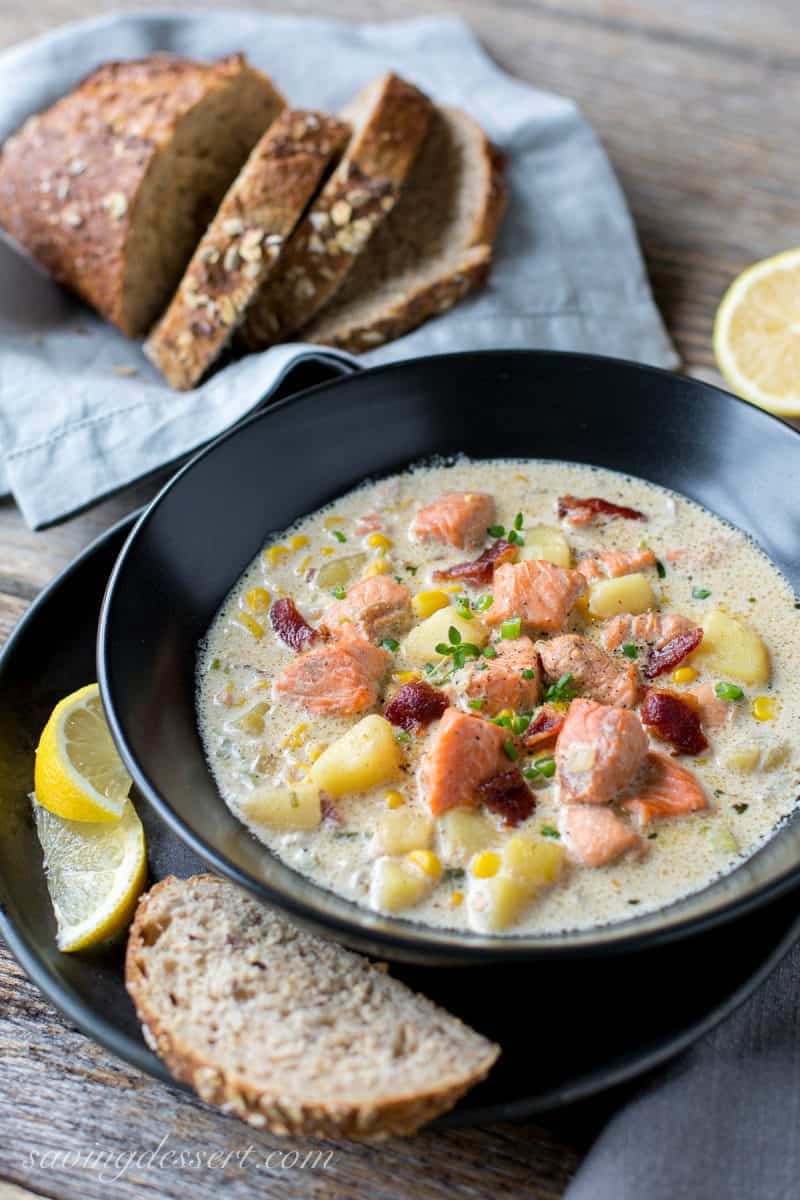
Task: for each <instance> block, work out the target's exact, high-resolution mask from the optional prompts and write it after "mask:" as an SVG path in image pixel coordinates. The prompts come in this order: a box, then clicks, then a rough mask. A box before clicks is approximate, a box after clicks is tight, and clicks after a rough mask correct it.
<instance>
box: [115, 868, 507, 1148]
mask: <svg viewBox="0 0 800 1200" xmlns="http://www.w3.org/2000/svg"><path fill="white" fill-rule="evenodd" d="M192 887H195V888H196V887H201V888H203V889H204V890H205V889H208V888H211V889H218V891H219V897H220V899H219V903H220V905H222V904H224V903H225V897H226V891H227V892H228V893H229V894H230V893H234V894H236V893H237V891H238V889H236V888H235V887H234V885H233V884H230V883H228V882H227V881H224V880H221V879H218V878H216V877H215V876H212V875H200V876H194V877H193V878H192V879H189V880H179V879H176V878H175V877H174V876H170V877H168V878H167V879H164V880H162V881H161V882H160V883H158V884H156V885H155V886H154V887H153V888H152V889H151V890H150V891H149V892H147V893H146V894H145V895H144V896H143V897H142V898H141V900H140V902H139V906H138V909H137V912H136V916H135V919H134V922H133V925H132V926H131V930H130V936H129V940H128V948H127V954H126V960H125V983H126V987H127V989H128V992H129V994H130V996H131V999H132V1000H133V1003H134V1005H135V1007H136V1012H137V1016H138V1018H139V1020H140V1022H141V1023H142V1026H143V1032H144V1035H145V1040H146V1041H147V1043H148V1045H149V1046H150V1047H151V1048H152V1049H153V1051H154V1052H155V1053H156V1054H158V1055H159V1057H160V1058H162V1059H163V1061H164V1062H165V1063H166V1065H167V1067H168V1068H169V1070H170V1071H171V1072H172V1074H173V1075H174V1076H175V1078H176V1079H178V1080H180V1081H181V1082H183V1083H186V1084H188V1085H189V1086H190V1087H192V1088H194V1090H195V1091H196V1092H197V1093H198V1095H199V1096H200V1098H201V1099H202V1100H204V1101H205V1102H206V1103H208V1104H212V1105H216V1106H217V1107H220V1108H222V1110H223V1111H225V1112H229V1113H232V1114H234V1115H235V1116H237V1117H240V1118H241V1119H242V1120H244V1121H247V1122H248V1123H249V1124H250V1125H252V1126H254V1127H256V1128H266V1129H269V1130H270V1131H271V1132H272V1133H276V1134H281V1135H293V1136H302V1137H306V1136H312V1137H325V1138H335V1139H358V1140H361V1139H370V1140H373V1139H380V1138H384V1137H388V1136H391V1135H396V1134H409V1133H413V1132H414V1131H415V1130H417V1129H418V1128H419V1127H420V1125H422V1124H424V1123H425V1122H427V1121H430V1120H432V1119H433V1118H434V1117H436V1116H439V1115H440V1114H441V1113H443V1112H446V1111H447V1110H448V1109H450V1108H452V1107H453V1105H454V1104H455V1103H456V1102H457V1101H458V1100H459V1098H460V1097H461V1096H462V1095H463V1094H464V1093H465V1092H466V1091H467V1090H468V1089H469V1088H471V1087H472V1086H474V1085H475V1084H476V1083H478V1082H480V1080H482V1079H483V1078H485V1076H486V1075H487V1074H488V1072H489V1071H490V1069H491V1067H492V1066H493V1064H494V1062H495V1061H496V1059H497V1056H498V1054H499V1052H500V1051H499V1047H498V1046H495V1045H493V1044H492V1043H491V1042H488V1041H486V1040H485V1039H480V1041H481V1042H482V1043H483V1050H482V1054H481V1058H480V1061H479V1062H478V1063H477V1064H476V1065H475V1066H474V1068H473V1069H472V1071H471V1072H469V1073H468V1074H462V1075H461V1077H460V1078H458V1079H450V1080H447V1079H445V1080H440V1081H438V1082H437V1084H436V1086H435V1087H433V1088H430V1089H428V1090H426V1091H422V1092H418V1093H416V1094H407V1095H402V1094H401V1095H386V1096H385V1097H382V1098H381V1099H379V1100H376V1102H375V1103H373V1104H369V1105H366V1104H364V1103H359V1102H355V1101H352V1100H348V1098H347V1097H346V1096H344V1095H342V1097H341V1098H340V1099H338V1100H337V1102H336V1104H335V1106H334V1105H332V1104H330V1103H315V1102H314V1101H313V1099H312V1098H310V1097H309V1098H308V1099H305V1098H303V1099H298V1098H297V1097H286V1096H281V1095H279V1094H275V1093H272V1092H270V1091H269V1090H268V1089H266V1088H264V1087H255V1086H253V1084H252V1083H251V1082H250V1081H248V1080H247V1079H246V1078H243V1077H242V1075H240V1074H235V1073H233V1072H230V1071H226V1070H225V1069H223V1068H221V1067H220V1066H219V1065H215V1064H213V1063H211V1062H209V1061H208V1059H207V1058H206V1057H205V1056H204V1055H203V1054H202V1053H200V1052H198V1051H197V1049H196V1048H195V1047H193V1046H191V1045H190V1044H189V1043H188V1041H187V1040H186V1038H182V1037H181V1036H180V1035H179V1034H178V1033H177V1032H176V1031H175V1029H173V1028H171V1027H170V1025H169V1022H168V1021H166V1020H164V1019H163V1018H162V1017H161V1016H160V1015H159V1014H158V1012H157V1011H156V1009H155V1006H154V1005H153V1004H152V1003H151V1002H150V994H149V991H150V985H149V981H148V965H147V955H148V950H149V948H150V946H152V945H153V944H154V941H156V940H157V938H158V936H159V921H163V920H164V918H165V910H166V911H168V906H169V897H170V894H171V893H174V892H176V891H177V892H178V893H181V892H182V891H183V890H184V889H187V888H192ZM276 919H280V920H282V918H276ZM337 950H338V951H339V952H340V953H341V954H342V955H343V956H345V958H348V959H350V960H354V961H358V962H360V963H361V964H362V965H363V963H364V960H363V959H361V958H360V956H355V955H353V953H352V952H351V951H347V950H345V949H344V948H341V947H337ZM283 965H284V966H285V964H283ZM368 969H369V970H371V971H373V972H375V973H377V974H381V973H382V972H381V967H380V966H379V965H377V966H371V967H369V968H368ZM396 986H397V988H398V989H401V990H403V991H405V988H404V985H402V984H400V983H398V984H397V985H396ZM311 1002H312V1003H313V1000H312V1001H311ZM439 1011H441V1010H439ZM442 1019H446V1020H447V1021H448V1022H450V1023H451V1025H452V1028H453V1030H454V1031H456V1030H462V1031H463V1032H464V1033H466V1032H467V1029H466V1027H465V1026H463V1025H462V1024H461V1022H459V1021H458V1020H457V1019H456V1018H454V1017H451V1016H449V1015H445V1014H442ZM471 1036H473V1037H475V1038H477V1037H478V1035H475V1034H471Z"/></svg>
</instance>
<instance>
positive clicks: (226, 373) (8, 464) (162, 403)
mask: <svg viewBox="0 0 800 1200" xmlns="http://www.w3.org/2000/svg"><path fill="white" fill-rule="evenodd" d="M157 50H166V51H172V52H173V53H176V54H184V55H189V56H191V57H195V58H202V59H212V58H217V57H219V56H220V55H224V54H229V53H232V52H234V51H236V50H244V51H246V53H247V55H248V57H249V59H250V60H251V61H252V62H253V63H254V64H255V65H256V66H258V67H261V68H262V69H263V70H265V71H266V72H267V73H268V74H269V75H270V76H272V78H273V79H274V80H275V82H276V84H277V85H278V87H280V88H281V90H282V91H283V92H284V93H285V95H287V96H288V97H290V98H291V100H292V101H293V102H295V103H297V104H302V105H306V106H312V107H318V108H322V109H327V110H329V111H336V110H337V109H338V108H339V107H340V106H341V105H342V104H343V103H344V102H345V101H346V100H347V99H348V98H349V97H350V96H351V95H352V93H353V92H354V90H355V89H356V88H357V87H359V86H360V85H361V84H362V83H364V82H366V81H367V80H368V79H370V78H371V77H372V76H374V75H376V74H378V73H380V72H383V71H386V70H389V69H391V70H394V71H397V72H398V73H399V74H401V75H404V76H406V77H408V78H409V79H411V80H412V81H413V82H415V83H417V84H418V85H419V86H420V87H422V88H423V89H424V90H425V91H426V92H428V93H429V94H430V95H431V96H432V97H434V98H435V99H436V100H437V101H440V102H443V103H448V104H456V105H461V106H462V107H463V108H465V109H467V110H468V111H469V112H470V113H472V114H473V115H474V116H475V117H476V118H477V120H479V121H480V122H481V123H482V124H483V125H484V127H485V128H486V129H487V131H488V133H489V135H490V136H491V137H492V139H493V140H494V141H495V142H496V143H497V144H498V145H499V146H500V147H501V149H502V150H503V151H505V153H506V155H507V156H508V178H509V184H510V203H509V209H508V215H507V217H506V220H505V223H504V226H503V229H502V232H501V235H500V239H499V242H498V244H497V247H496V260H495V266H494V269H493V272H492V275H491V280H490V283H489V286H488V287H487V288H486V289H485V290H484V291H483V292H482V293H481V294H480V295H478V296H475V297H473V298H471V299H469V300H467V301H465V302H464V303H463V304H461V305H459V306H458V307H457V308H456V309H454V310H453V311H452V312H450V313H448V314H446V315H445V316H442V317H440V318H438V319H437V320H434V321H431V322H429V323H428V324H427V325H424V326H423V327H422V328H420V329H419V330H416V331H415V332H413V333H411V334H409V335H408V336H406V337H404V338H401V339H399V340H398V341H396V342H393V343H390V344H389V345H387V346H383V347H380V348H379V349H377V350H375V351H373V352H371V353H369V354H365V355H363V356H362V357H361V358H360V360H359V362H360V363H361V364H362V365H364V366H372V365H374V364H377V363H381V362H387V361H391V360H394V359H402V358H409V357H414V356H419V355H423V354H438V353H445V352H448V351H453V350H465V349H473V350H474V349H481V348H496V347H516V348H519V347H547V348H551V349H552V348H555V349H570V350H585V351H593V352H596V353H601V354H610V355H616V356H619V357H623V358H630V359H636V360H638V361H641V362H647V363H653V364H656V365H659V366H673V365H675V364H676V361H677V360H676V356H675V353H674V351H673V349H672V346H671V344H670V342H669V339H668V338H667V336H666V333H665V332H664V328H663V326H662V323H661V320H660V317H659V315H658V311H657V309H656V307H655V305H654V303H653V298H652V296H651V294H650V289H649V286H648V282H647V276H646V273H645V269H644V265H643V263H642V258H641V254H640V252H639V247H638V245H637V241H636V235H635V232H634V229H633V225H632V222H631V218H630V214H629V213H628V210H627V208H626V205H625V201H624V198H623V196H622V193H621V191H620V188H619V185H618V183H617V181H616V179H615V177H614V174H613V172H612V170H611V167H610V166H609V163H608V160H607V158H606V156H605V154H604V152H603V150H602V148H601V147H600V145H599V143H598V142H597V140H596V138H595V136H594V134H593V132H592V130H591V129H590V127H589V126H588V125H587V123H586V121H585V120H584V118H583V117H582V115H581V113H580V112H579V110H578V108H577V107H576V106H575V104H574V103H573V102H572V101H571V100H567V99H564V98H563V97H561V96H554V95H551V94H549V93H546V92H540V91H537V90H535V89H534V88H531V87H527V86H526V85H524V84H521V83H519V82H517V81H516V80H514V79H511V78H509V77H508V76H507V75H505V74H504V73H503V72H502V71H500V70H498V68H497V67H496V66H495V65H494V64H493V63H492V62H491V61H490V60H489V58H487V56H486V54H485V53H484V51H483V50H482V49H481V47H480V45H479V44H478V42H477V41H476V39H475V37H474V36H473V34H472V33H471V31H470V30H469V29H468V28H467V27H466V26H465V25H464V24H463V23H462V22H461V21H460V20H458V19H456V18H453V17H430V18H427V17H426V18H422V19H418V20H413V21H400V22H390V23H385V24H383V23H382V24H365V25H352V24H346V23H344V22H339V21H330V20H312V19H305V18H298V17H277V16H266V15H264V14H261V13H255V12H244V11H242V12H236V11H233V12H231V11H225V12H214V11H208V12H189V13H176V12H168V13H159V12H149V13H143V14H135V15H128V16H122V15H117V16H111V17H107V18H101V19H99V20H93V21H88V22H85V23H82V24H78V25H73V26H69V27H67V28H64V29H60V30H57V31H56V32H54V33H51V34H49V35H46V36H45V37H42V38H39V39H37V40H36V41H33V42H29V43H27V44H25V45H21V46H17V47H14V48H13V49H11V50H9V51H6V52H5V53H4V54H3V55H0V139H4V138H5V137H7V136H8V134H10V133H11V132H12V131H13V130H14V129H16V128H17V127H18V125H19V124H20V123H21V122H22V121H23V120H24V118H25V117H26V116H27V115H28V114H29V113H32V112H35V111H37V110H39V109H41V108H42V107H44V106H45V105H47V104H49V103H51V102H52V101H53V100H55V99H56V98H57V97H58V96H60V95H62V94H63V93H64V92H66V91H68V90H69V89H70V88H71V87H72V86H73V85H74V84H75V83H77V82H78V80H79V79H81V77H82V76H83V75H85V74H86V73H87V72H88V71H90V70H92V69H93V68H94V67H96V66H98V65H99V64H100V63H102V62H104V61H107V60H109V59H119V58H129V57H138V56H140V55H144V54H150V53H152V52H154V51H157ZM0 278H1V279H2V280H3V288H2V294H1V295H0V453H1V454H2V461H3V465H4V469H5V477H6V478H5V486H6V488H7V489H8V490H10V491H12V492H13V494H14V496H15V498H16V500H17V503H18V504H19V506H20V508H21V509H22V512H23V514H24V516H25V518H26V520H27V521H28V522H29V523H30V524H31V525H32V526H33V527H35V528H36V527H41V526H43V525H45V524H48V523H51V522H54V521H57V520H60V519H62V518H64V517H66V516H68V515H69V514H70V513H73V512H75V511H76V510H77V509H79V508H82V507H84V506H86V505H88V504H91V503H92V502H93V501H95V500H98V499H99V498H100V497H102V496H103V495H106V494H107V493H108V492H110V491H112V490H114V489H116V488H119V487H121V486H122V485H123V484H126V483H130V482H132V481H133V480H135V479H137V478H139V477H141V476H143V475H145V474H147V473H149V472H150V471H153V470H154V469H155V468H157V467H160V466H163V465H164V464H165V463H168V462H171V461H173V460H175V459H177V458H179V457H180V456H182V455H185V454H186V453H188V452H189V451H191V450H193V449H194V448H196V447H197V446H199V445H201V444H202V443H204V442H206V441H208V440H209V439H210V438H212V437H214V436H216V435H217V434H219V433H220V432H221V431H222V430H224V429H225V428H227V427H228V426H229V425H231V424H233V423H234V422H236V421H237V420H239V418H241V417H242V416H244V415H245V413H248V412H250V411H251V410H252V409H254V408H255V407H257V406H258V405H259V404H261V403H263V402H264V400H265V399H266V398H268V396H269V394H270V392H271V390H272V389H273V388H274V386H275V382H276V379H277V378H280V377H282V376H283V375H284V374H285V372H286V369H287V364H288V362H289V361H290V360H291V359H292V358H293V357H294V356H297V355H304V354H307V353H308V352H309V347H303V346H294V347H284V346H281V347H278V348H274V349H271V350H268V351H265V352H264V353H262V354H257V355H251V356H249V357H247V358H244V359H241V360H240V361H237V362H232V363H231V364H230V365H228V366H226V367H225V368H224V369H222V370H220V371H218V372H217V373H216V374H215V375H213V376H212V377H211V378H210V379H209V380H208V381H207V382H206V383H204V384H203V385H202V386H201V387H199V388H197V389H196V390H195V391H194V392H191V393H188V394H178V393H175V392H171V391H170V390H169V389H168V388H167V386H166V385H165V384H164V382H163V381H162V380H161V378H160V377H159V376H158V374H157V372H156V371H155V369H154V368H153V367H152V366H151V365H150V364H149V363H148V362H147V360H146V359H145V357H144V355H143V354H142V351H141V348H140V346H139V345H138V344H136V343H135V342H131V341H128V340H127V339H126V338H124V337H123V336H122V335H121V334H119V333H117V332H116V331H115V330H114V329H112V328H111V327H110V326H107V325H105V324H103V323H102V322H101V321H99V320H98V319H97V318H96V317H94V316H93V315H92V314H91V313H88V312H87V311H86V309H85V308H83V306H82V305H80V304H79V303H78V302H77V301H76V300H74V299H72V298H71V297H69V296H67V295H66V294H65V293H62V292H61V291H60V290H59V289H58V288H57V287H56V286H55V285H54V284H52V283H50V282H49V281H48V280H47V279H44V278H43V277H42V276H41V275H40V274H39V273H38V271H37V270H35V269H34V267H33V266H31V264H30V263H29V262H28V260H26V259H24V258H23V257H22V256H21V255H19V254H18V253H17V251H15V250H12V249H11V248H9V247H8V246H6V245H0ZM342 361H347V360H346V356H342Z"/></svg>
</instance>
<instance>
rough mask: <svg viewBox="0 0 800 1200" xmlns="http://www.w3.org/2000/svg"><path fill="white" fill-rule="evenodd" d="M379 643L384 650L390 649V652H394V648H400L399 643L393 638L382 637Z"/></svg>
mask: <svg viewBox="0 0 800 1200" xmlns="http://www.w3.org/2000/svg"><path fill="white" fill-rule="evenodd" d="M381 645H382V646H383V648H384V650H390V651H391V653H392V654H394V652H395V650H399V649H400V643H399V642H397V641H395V639H394V638H384V639H383V641H382V642H381Z"/></svg>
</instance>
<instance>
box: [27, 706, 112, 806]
mask: <svg viewBox="0 0 800 1200" xmlns="http://www.w3.org/2000/svg"><path fill="white" fill-rule="evenodd" d="M34 787H35V788H36V798H37V799H38V801H39V803H40V804H41V805H42V806H43V807H44V808H46V809H47V810H48V811H49V812H51V813H55V814H56V816H59V817H65V818H66V819H67V820H68V821H117V820H119V818H120V816H121V815H122V811H123V808H124V805H125V801H126V800H127V797H128V792H129V791H130V789H131V777H130V775H129V774H128V772H127V771H126V770H125V767H124V766H123V764H122V759H121V758H120V756H119V754H118V753H117V748H116V746H115V745H114V742H113V740H112V738H111V733H110V731H109V728H108V724H107V723H106V718H105V714H104V712H103V705H102V704H101V702H100V690H99V688H98V686H97V684H96V683H90V684H89V685H88V686H87V687H84V688H81V689H80V690H79V691H77V692H73V693H72V695H71V696H66V697H65V698H64V699H63V700H61V701H60V702H59V703H58V704H57V705H56V706H55V708H54V709H53V711H52V713H51V715H50V719H49V720H48V722H47V724H46V725H45V727H44V730H43V731H42V736H41V738H40V739H39V745H38V747H37V749H36V769H35V772H34Z"/></svg>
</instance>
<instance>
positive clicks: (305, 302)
mask: <svg viewBox="0 0 800 1200" xmlns="http://www.w3.org/2000/svg"><path fill="white" fill-rule="evenodd" d="M431 111H432V105H431V102H430V100H429V99H428V97H427V96H425V95H424V94H423V93H422V92H420V91H419V90H418V89H417V88H415V87H414V86H413V85H412V84H410V83H406V81H405V80H403V79H400V78H399V77H398V76H397V75H393V74H388V75H384V76H382V77H381V78H380V79H377V80H375V81H373V83H371V84H370V85H369V86H368V87H367V88H365V89H363V91H362V92H361V93H359V95H358V96H356V97H355V99H354V100H353V101H352V103H351V104H350V105H349V106H348V107H347V108H346V109H345V110H344V111H343V113H342V116H343V117H344V118H345V119H346V120H349V121H350V122H351V123H352V125H353V128H354V130H355V132H354V134H353V138H352V140H351V142H350V145H349V146H348V148H347V150H346V151H345V154H344V156H343V158H342V161H341V163H340V164H339V166H338V167H337V169H336V170H335V171H334V172H333V174H332V175H331V178H330V179H329V180H328V182H327V184H326V185H325V187H324V188H323V189H322V191H321V192H320V194H319V195H318V196H317V198H316V200H315V201H314V203H313V204H312V206H311V208H310V210H309V212H308V213H307V215H306V216H305V217H304V219H303V220H302V221H301V223H300V225H299V226H298V228H297V230H296V232H295V234H294V235H293V237H292V238H291V240H290V242H289V243H288V245H287V247H286V252H285V254H284V255H283V257H282V260H281V264H280V268H279V270H278V271H276V272H275V273H274V274H273V276H272V278H271V279H270V280H269V281H268V283H267V284H266V286H265V287H263V288H262V289H261V291H260V293H259V294H258V296H257V297H256V298H255V300H254V302H253V304H252V305H251V306H250V308H249V310H248V312H247V316H246V318H245V321H244V323H243V325H242V328H241V332H240V335H239V337H240V341H241V342H242V344H243V345H244V346H246V347H247V348H248V349H250V350H260V349H263V348H264V347H266V346H270V345H273V344H274V343H275V342H279V341H284V340H285V339H286V338H288V337H290V336H291V335H292V334H293V333H295V332H296V331H297V330H298V329H300V328H301V326H303V325H305V324H306V323H307V322H309V321H310V320H311V319H312V318H313V317H314V315H315V314H316V313H317V312H318V311H319V310H320V309H321V308H322V307H323V305H325V304H326V303H327V301H328V300H330V298H331V297H332V296H333V295H334V294H335V292H336V291H337V289H338V288H339V287H340V286H341V285H342V283H343V281H344V280H345V278H346V277H347V274H348V272H349V271H350V270H351V268H352V266H353V264H354V263H355V262H356V260H357V259H358V257H359V255H360V254H361V253H362V252H363V251H364V250H365V248H366V246H367V245H368V243H369V240H370V238H371V236H372V234H373V233H374V231H375V230H376V229H377V228H379V226H380V225H381V222H382V221H383V220H384V219H385V217H386V216H387V214H388V213H389V212H391V210H392V209H393V207H394V205H395V203H396V201H397V199H398V197H399V195H400V191H401V188H402V186H403V182H404V180H405V179H406V177H407V175H408V173H409V170H410V169H411V166H412V164H413V162H414V159H415V157H416V155H417V152H418V150H419V147H420V145H421V144H422V140H423V138H424V136H425V133H426V130H427V128H428V122H429V120H430V115H431Z"/></svg>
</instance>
